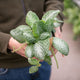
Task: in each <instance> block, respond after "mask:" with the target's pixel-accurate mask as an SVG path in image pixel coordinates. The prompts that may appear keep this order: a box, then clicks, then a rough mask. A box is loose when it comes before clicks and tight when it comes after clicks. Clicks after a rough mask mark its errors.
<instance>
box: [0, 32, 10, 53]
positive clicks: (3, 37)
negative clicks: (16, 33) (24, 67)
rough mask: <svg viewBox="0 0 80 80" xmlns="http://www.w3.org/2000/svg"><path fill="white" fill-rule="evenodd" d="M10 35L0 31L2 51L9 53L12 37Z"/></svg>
mask: <svg viewBox="0 0 80 80" xmlns="http://www.w3.org/2000/svg"><path fill="white" fill-rule="evenodd" d="M10 37H11V36H10V35H9V34H6V33H3V32H0V53H4V54H7V49H8V48H7V47H8V43H9V39H10Z"/></svg>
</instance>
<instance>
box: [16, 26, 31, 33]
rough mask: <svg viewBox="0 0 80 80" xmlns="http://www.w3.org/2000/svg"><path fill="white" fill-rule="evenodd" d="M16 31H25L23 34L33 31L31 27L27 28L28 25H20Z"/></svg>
mask: <svg viewBox="0 0 80 80" xmlns="http://www.w3.org/2000/svg"><path fill="white" fill-rule="evenodd" d="M16 29H18V30H20V31H23V32H24V31H29V30H31V28H30V27H29V26H27V25H20V26H18V27H17V28H16Z"/></svg>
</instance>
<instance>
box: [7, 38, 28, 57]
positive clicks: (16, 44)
mask: <svg viewBox="0 0 80 80" xmlns="http://www.w3.org/2000/svg"><path fill="white" fill-rule="evenodd" d="M22 45H24V46H23V47H22V48H21V49H20V50H18V51H15V52H16V53H17V54H19V55H21V56H23V57H26V56H25V48H26V46H27V44H21V43H19V42H18V41H16V40H15V39H13V38H12V37H11V38H10V40H9V44H8V48H9V49H10V50H13V48H15V49H18V48H19V47H21V46H22Z"/></svg>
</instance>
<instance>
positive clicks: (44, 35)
mask: <svg viewBox="0 0 80 80" xmlns="http://www.w3.org/2000/svg"><path fill="white" fill-rule="evenodd" d="M50 37H51V34H50V33H48V32H44V33H42V34H41V35H40V39H41V40H44V39H46V38H50Z"/></svg>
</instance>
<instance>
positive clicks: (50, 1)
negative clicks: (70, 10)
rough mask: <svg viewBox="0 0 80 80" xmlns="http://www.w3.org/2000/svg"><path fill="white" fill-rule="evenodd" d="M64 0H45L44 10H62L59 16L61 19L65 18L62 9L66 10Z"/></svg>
mask: <svg viewBox="0 0 80 80" xmlns="http://www.w3.org/2000/svg"><path fill="white" fill-rule="evenodd" d="M63 1H64V0H45V3H44V11H45V12H46V11H49V10H60V11H61V13H60V14H59V15H58V18H59V19H60V20H63V18H64V16H63V13H62V11H63V10H64V5H63ZM62 25H63V24H61V26H62ZM61 28H62V27H61Z"/></svg>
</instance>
